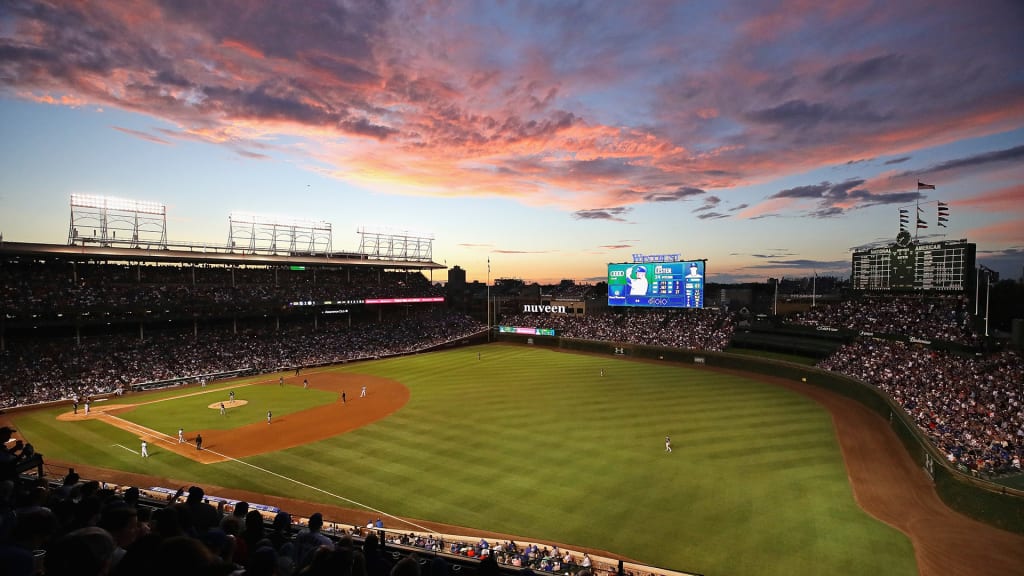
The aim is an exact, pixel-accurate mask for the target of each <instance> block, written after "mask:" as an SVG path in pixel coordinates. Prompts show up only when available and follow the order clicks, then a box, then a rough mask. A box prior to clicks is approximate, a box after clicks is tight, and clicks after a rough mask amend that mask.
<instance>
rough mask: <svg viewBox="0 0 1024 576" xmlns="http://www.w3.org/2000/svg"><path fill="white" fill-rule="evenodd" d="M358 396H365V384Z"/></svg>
mask: <svg viewBox="0 0 1024 576" xmlns="http://www.w3.org/2000/svg"><path fill="white" fill-rule="evenodd" d="M359 397H360V398H366V386H363V391H362V392H360V393H359Z"/></svg>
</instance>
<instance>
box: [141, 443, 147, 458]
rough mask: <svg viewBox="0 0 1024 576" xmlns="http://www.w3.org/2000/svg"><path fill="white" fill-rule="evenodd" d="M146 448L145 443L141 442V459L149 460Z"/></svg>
mask: <svg viewBox="0 0 1024 576" xmlns="http://www.w3.org/2000/svg"><path fill="white" fill-rule="evenodd" d="M147 446H148V445H147V444H146V441H145V440H143V441H142V457H143V458H149V450H147V449H146V447H147Z"/></svg>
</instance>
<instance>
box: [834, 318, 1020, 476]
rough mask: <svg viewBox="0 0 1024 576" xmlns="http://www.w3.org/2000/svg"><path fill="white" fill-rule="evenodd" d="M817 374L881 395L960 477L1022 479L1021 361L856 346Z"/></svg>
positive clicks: (868, 343)
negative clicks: (1017, 475)
mask: <svg viewBox="0 0 1024 576" xmlns="http://www.w3.org/2000/svg"><path fill="white" fill-rule="evenodd" d="M818 366H819V367H820V368H824V369H826V370H831V371H834V372H839V373H842V374H845V375H847V376H852V377H854V378H857V379H859V380H861V381H863V382H866V383H868V384H871V385H873V386H876V387H878V388H879V389H880V390H882V391H884V392H885V393H886V394H888V395H889V396H890V397H891V398H892V399H893V400H895V401H896V402H897V403H898V404H899V405H900V406H902V407H903V409H904V410H905V411H906V412H907V414H909V415H910V417H911V418H912V419H913V420H914V422H915V423H916V424H917V426H918V427H919V428H920V429H921V430H922V431H923V432H924V433H925V434H926V435H927V436H928V438H930V439H931V441H932V442H933V443H934V444H935V445H936V446H937V447H938V448H939V450H941V451H942V453H943V454H944V455H945V457H946V458H947V459H948V460H949V462H951V463H952V464H953V465H954V466H957V467H959V468H960V469H961V470H964V471H970V472H973V473H978V474H981V475H996V474H1003V473H1013V472H1020V471H1021V459H1022V458H1024V359H1022V358H1021V355H1020V354H1018V353H1016V352H1013V351H1004V352H1000V353H998V354H994V355H991V356H987V357H982V356H967V357H965V356H958V355H954V354H951V353H947V352H939V351H935V350H931V349H929V348H926V347H924V346H921V345H917V344H906V343H903V342H892V341H886V340H880V339H875V338H860V339H858V340H856V341H854V342H853V343H851V344H848V345H844V346H843V347H841V348H840V349H838V350H837V351H836V352H835V353H834V354H833V355H832V356H830V357H828V358H826V359H825V360H823V361H821V362H820V363H819V364H818Z"/></svg>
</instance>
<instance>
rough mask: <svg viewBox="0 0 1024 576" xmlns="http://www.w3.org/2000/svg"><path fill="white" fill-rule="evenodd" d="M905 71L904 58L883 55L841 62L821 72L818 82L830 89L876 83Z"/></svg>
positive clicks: (896, 55)
mask: <svg viewBox="0 0 1024 576" xmlns="http://www.w3.org/2000/svg"><path fill="white" fill-rule="evenodd" d="M905 70H906V62H905V58H904V57H903V56H901V55H899V54H884V55H882V56H875V57H874V58H868V59H866V60H861V61H858V62H843V63H841V64H837V65H835V66H833V67H831V68H829V69H827V70H825V72H823V73H822V74H821V76H820V80H821V82H822V83H823V84H826V85H828V86H829V87H830V88H844V87H849V86H851V85H857V84H864V83H868V82H876V81H881V80H885V79H888V78H893V77H899V76H900V75H902V74H903V73H904V71H905Z"/></svg>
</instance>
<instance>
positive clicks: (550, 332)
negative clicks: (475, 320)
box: [498, 326, 555, 336]
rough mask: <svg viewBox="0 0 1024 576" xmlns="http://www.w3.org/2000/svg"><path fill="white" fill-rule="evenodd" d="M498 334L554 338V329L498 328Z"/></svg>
mask: <svg viewBox="0 0 1024 576" xmlns="http://www.w3.org/2000/svg"><path fill="white" fill-rule="evenodd" d="M498 332H502V333H505V334H529V335H531V336H554V335H555V329H554V328H525V327H523V326H498Z"/></svg>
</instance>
